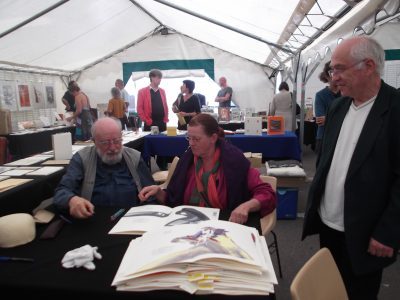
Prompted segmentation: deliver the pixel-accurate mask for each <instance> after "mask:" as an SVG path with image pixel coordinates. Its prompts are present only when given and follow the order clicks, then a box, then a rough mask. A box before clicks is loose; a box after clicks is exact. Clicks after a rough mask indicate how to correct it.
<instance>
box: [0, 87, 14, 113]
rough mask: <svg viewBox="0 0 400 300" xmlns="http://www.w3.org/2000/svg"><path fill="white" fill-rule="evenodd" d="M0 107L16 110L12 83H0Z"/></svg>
mask: <svg viewBox="0 0 400 300" xmlns="http://www.w3.org/2000/svg"><path fill="white" fill-rule="evenodd" d="M0 107H1V108H2V109H9V110H10V111H16V110H17V92H16V88H15V82H14V81H0Z"/></svg>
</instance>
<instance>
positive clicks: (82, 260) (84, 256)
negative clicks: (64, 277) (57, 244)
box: [61, 245, 101, 270]
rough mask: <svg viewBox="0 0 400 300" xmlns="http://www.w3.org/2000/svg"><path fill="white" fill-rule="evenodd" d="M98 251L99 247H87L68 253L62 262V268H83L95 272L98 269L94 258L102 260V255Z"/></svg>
mask: <svg viewBox="0 0 400 300" xmlns="http://www.w3.org/2000/svg"><path fill="white" fill-rule="evenodd" d="M97 249H98V247H92V246H90V245H85V246H82V247H80V248H76V249H74V250H71V251H68V252H67V253H65V255H64V257H63V259H62V260H61V263H62V266H63V267H64V268H67V269H69V268H80V267H82V266H83V267H84V268H86V269H88V270H94V269H96V266H95V264H94V262H93V260H94V258H97V259H101V254H100V253H99V252H97Z"/></svg>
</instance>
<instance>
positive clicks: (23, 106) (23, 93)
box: [18, 84, 32, 110]
mask: <svg viewBox="0 0 400 300" xmlns="http://www.w3.org/2000/svg"><path fill="white" fill-rule="evenodd" d="M18 96H19V101H18V108H19V110H29V109H31V108H32V106H31V98H30V95H29V85H27V84H18Z"/></svg>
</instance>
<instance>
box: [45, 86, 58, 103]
mask: <svg viewBox="0 0 400 300" xmlns="http://www.w3.org/2000/svg"><path fill="white" fill-rule="evenodd" d="M45 90H46V108H55V107H56V102H55V101H54V87H53V86H50V85H46V87H45Z"/></svg>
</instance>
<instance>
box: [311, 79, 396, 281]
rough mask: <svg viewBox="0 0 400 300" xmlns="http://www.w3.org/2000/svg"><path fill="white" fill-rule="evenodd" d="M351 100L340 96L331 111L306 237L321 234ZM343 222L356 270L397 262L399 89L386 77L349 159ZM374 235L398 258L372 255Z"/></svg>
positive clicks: (318, 165)
mask: <svg viewBox="0 0 400 300" xmlns="http://www.w3.org/2000/svg"><path fill="white" fill-rule="evenodd" d="M351 101H352V99H351V98H349V97H342V98H338V99H336V100H335V101H334V102H333V103H332V106H331V108H330V110H329V112H328V115H327V119H326V125H325V133H324V137H323V141H322V151H321V154H320V156H319V157H318V160H317V170H316V174H315V176H314V180H313V182H312V183H311V186H310V190H309V195H308V202H307V208H306V214H305V219H304V227H303V239H304V238H305V237H306V236H307V235H311V234H315V233H318V227H319V225H318V224H320V223H319V222H320V221H319V215H318V209H319V206H320V202H321V196H322V195H323V193H324V189H325V182H326V177H327V175H328V171H329V168H330V164H331V162H332V158H333V154H334V152H335V147H336V142H337V139H338V137H339V133H340V129H341V126H342V123H343V120H344V118H345V116H346V114H347V111H348V109H349V107H350V104H351ZM344 227H345V238H346V244H347V248H348V252H349V255H350V258H351V262H352V267H353V270H354V272H355V273H357V274H363V273H368V272H372V271H376V270H378V269H381V268H384V267H385V266H387V265H389V264H391V263H393V262H394V261H395V259H396V255H397V249H398V248H399V242H400V93H399V92H398V91H396V90H395V89H394V88H393V87H391V86H389V85H387V84H385V83H384V82H383V81H382V85H381V88H380V90H379V93H378V95H377V98H376V99H375V102H374V104H373V106H372V108H371V111H370V113H369V115H368V117H367V119H366V121H365V124H364V127H363V129H362V131H361V134H360V138H359V140H358V142H357V145H356V147H355V149H354V153H353V156H352V158H351V161H350V165H349V170H348V173H347V177H346V180H345V186H344ZM371 237H372V238H374V239H376V240H377V241H378V242H380V243H382V244H385V245H387V246H390V247H393V248H394V249H395V251H394V257H392V258H378V257H376V256H372V255H370V254H368V252H367V250H368V245H369V240H370V238H371Z"/></svg>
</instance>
